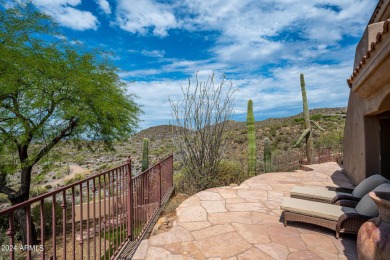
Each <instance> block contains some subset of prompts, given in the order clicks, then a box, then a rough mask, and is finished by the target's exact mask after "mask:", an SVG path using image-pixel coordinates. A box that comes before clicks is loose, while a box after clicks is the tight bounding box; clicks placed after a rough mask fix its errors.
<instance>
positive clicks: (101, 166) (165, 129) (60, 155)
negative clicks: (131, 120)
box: [11, 108, 346, 188]
mask: <svg viewBox="0 0 390 260" xmlns="http://www.w3.org/2000/svg"><path fill="white" fill-rule="evenodd" d="M345 113H346V108H321V109H313V110H310V116H311V118H312V119H313V120H315V121H316V122H317V123H318V124H319V125H320V126H321V127H322V128H324V129H325V132H321V131H319V130H318V129H315V130H314V133H313V136H314V144H315V146H317V147H335V149H338V147H340V143H341V140H342V137H343V132H344V125H345ZM255 127H256V150H257V153H256V154H257V159H258V162H260V163H261V161H262V158H263V140H264V138H265V137H266V136H267V137H269V138H270V140H271V147H272V149H273V151H274V153H283V152H287V151H289V149H291V147H292V145H293V144H294V143H295V142H296V140H297V139H298V138H299V136H300V135H301V133H302V132H303V130H304V125H303V118H302V113H301V114H297V115H294V116H290V117H283V118H269V119H266V120H263V121H257V122H255ZM226 134H227V136H228V137H229V138H228V141H227V144H226V147H225V148H224V157H225V159H227V160H231V161H234V162H236V163H238V164H240V165H241V167H242V169H244V170H245V169H246V168H247V126H246V122H237V121H233V120H231V121H229V122H228V127H227V132H226ZM143 138H148V139H149V155H150V164H154V163H156V162H157V161H158V160H161V159H163V158H164V157H166V156H167V155H169V154H171V153H172V152H173V151H174V143H173V138H174V132H173V126H171V125H160V126H154V127H150V128H147V129H144V130H142V131H140V132H138V133H136V134H135V135H134V136H133V137H131V138H130V139H129V140H126V141H120V142H116V143H115V144H114V147H115V150H114V151H107V150H105V149H103V148H98V149H96V150H95V151H91V150H88V149H86V148H84V147H85V146H83V147H81V149H80V148H77V147H75V146H73V145H71V144H64V145H62V146H59V147H56V148H55V149H54V150H53V151H52V152H51V155H49V156H48V157H47V158H45V159H44V160H43V161H41V164H40V165H37V167H35V171H34V174H33V176H32V179H33V185H35V184H39V185H43V184H50V182H52V181H53V182H54V180H56V181H57V180H58V179H63V178H66V174H65V172H66V167H67V165H69V164H71V165H79V166H81V167H83V168H85V169H87V171H88V172H90V173H95V172H100V171H102V170H105V169H108V168H112V167H113V166H114V165H118V164H121V163H124V162H125V161H126V160H127V159H128V156H130V157H131V158H132V162H133V167H132V168H133V172H134V173H139V172H140V157H141V154H142V140H143ZM44 171H45V172H46V173H47V174H48V176H50V177H46V178H42V177H40V176H42V173H44ZM17 178H18V174H15V175H14V176H13V177H12V179H11V182H15V184H16V183H17ZM53 188H55V187H53Z"/></svg>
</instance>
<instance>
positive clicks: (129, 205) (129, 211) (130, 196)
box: [127, 156, 134, 241]
mask: <svg viewBox="0 0 390 260" xmlns="http://www.w3.org/2000/svg"><path fill="white" fill-rule="evenodd" d="M133 212H134V209H133V182H132V176H131V157H130V156H129V157H128V160H127V237H128V238H129V239H130V241H131V240H133V227H132V225H133Z"/></svg>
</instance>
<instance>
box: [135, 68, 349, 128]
mask: <svg viewBox="0 0 390 260" xmlns="http://www.w3.org/2000/svg"><path fill="white" fill-rule="evenodd" d="M349 71H350V64H349V63H347V64H340V65H336V66H329V65H309V66H304V67H297V66H292V67H288V68H275V69H273V70H272V77H265V76H261V75H257V76H251V77H247V78H242V79H234V78H231V79H230V78H229V77H228V78H227V80H228V81H231V82H232V84H233V89H239V91H238V92H237V93H236V96H235V110H234V114H233V118H234V117H240V115H241V116H242V115H244V114H246V111H247V102H248V100H249V99H252V100H253V103H254V112H255V115H256V118H257V120H260V118H264V117H278V116H291V115H295V114H296V113H299V112H300V111H301V110H302V96H301V88H300V80H299V74H300V73H301V72H303V73H304V74H305V82H306V91H307V97H308V102H309V108H310V109H312V108H318V107H343V106H346V105H347V98H348V94H349V88H348V86H347V84H346V80H345V79H346V78H347V77H348V74H349ZM211 73H212V71H199V72H198V79H199V80H201V81H205V80H207V78H208V77H209V76H210V75H211ZM194 75H195V74H192V75H191V78H190V80H191V84H193V83H194V82H195V77H194ZM220 79H221V75H220V74H218V73H217V74H216V77H215V83H216V84H219V83H220ZM187 85H188V80H186V79H182V80H158V81H136V82H134V83H129V84H128V91H129V92H131V93H135V94H136V95H137V96H138V97H139V99H138V100H137V102H138V103H139V104H141V105H143V109H144V112H145V114H144V115H142V116H141V119H142V120H144V122H143V123H141V127H142V128H146V127H150V126H153V125H158V124H168V122H170V121H171V122H172V117H171V106H170V103H169V99H171V100H173V101H178V100H181V99H182V92H181V86H183V87H186V86H187ZM156 120H158V122H157V121H156Z"/></svg>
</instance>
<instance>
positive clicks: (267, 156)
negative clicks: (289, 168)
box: [264, 137, 272, 172]
mask: <svg viewBox="0 0 390 260" xmlns="http://www.w3.org/2000/svg"><path fill="white" fill-rule="evenodd" d="M271 164H272V163H271V141H270V139H269V138H268V137H265V138H264V172H271V170H272V169H271Z"/></svg>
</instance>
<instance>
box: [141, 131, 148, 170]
mask: <svg viewBox="0 0 390 260" xmlns="http://www.w3.org/2000/svg"><path fill="white" fill-rule="evenodd" d="M148 168H149V140H148V138H144V140H143V146H142V159H141V170H142V171H145V170H146V169H148Z"/></svg>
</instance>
